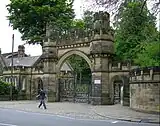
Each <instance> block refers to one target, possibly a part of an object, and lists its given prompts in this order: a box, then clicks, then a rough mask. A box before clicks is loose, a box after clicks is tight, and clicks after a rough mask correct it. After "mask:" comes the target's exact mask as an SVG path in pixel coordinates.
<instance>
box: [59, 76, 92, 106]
mask: <svg viewBox="0 0 160 126" xmlns="http://www.w3.org/2000/svg"><path fill="white" fill-rule="evenodd" d="M59 91H60V101H61V102H64V101H67V102H79V103H89V102H90V95H91V94H90V92H91V83H90V82H89V81H88V83H86V84H77V83H76V79H75V77H61V78H59Z"/></svg>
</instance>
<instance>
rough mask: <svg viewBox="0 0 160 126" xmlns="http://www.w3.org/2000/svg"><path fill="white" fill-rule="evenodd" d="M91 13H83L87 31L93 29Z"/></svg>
mask: <svg viewBox="0 0 160 126" xmlns="http://www.w3.org/2000/svg"><path fill="white" fill-rule="evenodd" d="M93 14H94V12H93V11H85V12H84V15H83V21H84V23H85V28H87V30H90V29H92V27H93Z"/></svg>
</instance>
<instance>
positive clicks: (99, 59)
mask: <svg viewBox="0 0 160 126" xmlns="http://www.w3.org/2000/svg"><path fill="white" fill-rule="evenodd" d="M47 36H48V40H47V41H45V42H44V44H43V54H42V61H43V67H44V70H43V71H44V74H43V83H44V89H46V90H47V91H48V100H49V101H51V102H56V101H59V94H60V92H59V83H58V73H59V72H60V67H61V66H62V64H63V63H64V62H65V60H66V59H67V58H68V57H69V56H71V55H74V54H76V55H78V56H80V57H82V58H84V59H85V60H86V62H87V63H88V65H89V67H90V69H91V73H92V82H91V84H92V86H91V87H92V89H91V99H90V101H91V104H95V105H100V104H113V102H114V101H113V89H112V83H111V82H110V80H111V79H110V68H111V63H112V57H113V54H114V38H113V31H112V30H111V29H110V25H109V14H108V13H107V12H97V13H95V14H94V26H93V31H92V33H91V34H90V36H86V37H84V39H80V40H78V41H74V42H72V43H67V42H66V43H63V44H57V43H56V42H54V41H52V39H50V37H49V36H50V30H48V31H47Z"/></svg>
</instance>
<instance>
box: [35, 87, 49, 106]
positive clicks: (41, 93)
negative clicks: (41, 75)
mask: <svg viewBox="0 0 160 126" xmlns="http://www.w3.org/2000/svg"><path fill="white" fill-rule="evenodd" d="M37 97H39V99H40V104H39V106H38V108H40V107H41V105H42V104H43V107H44V109H47V108H46V104H45V98H46V93H45V92H44V91H43V90H42V89H40V93H39V95H38V96H37Z"/></svg>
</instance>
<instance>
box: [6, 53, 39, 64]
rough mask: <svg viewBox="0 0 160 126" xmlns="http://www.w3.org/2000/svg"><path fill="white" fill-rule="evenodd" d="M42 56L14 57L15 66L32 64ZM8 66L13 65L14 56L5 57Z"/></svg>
mask: <svg viewBox="0 0 160 126" xmlns="http://www.w3.org/2000/svg"><path fill="white" fill-rule="evenodd" d="M39 57H40V56H29V57H19V58H13V66H26V67H30V66H32V65H33V64H34V63H35V62H36V61H37V59H38V58H39ZM5 62H6V66H11V63H12V58H8V59H5Z"/></svg>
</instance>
